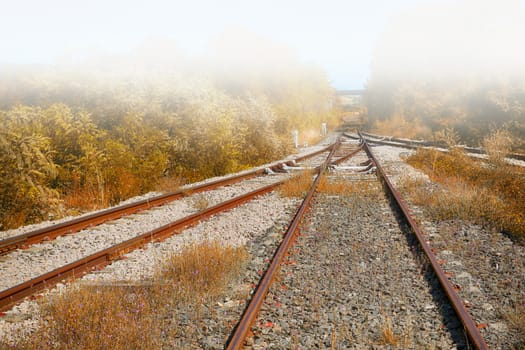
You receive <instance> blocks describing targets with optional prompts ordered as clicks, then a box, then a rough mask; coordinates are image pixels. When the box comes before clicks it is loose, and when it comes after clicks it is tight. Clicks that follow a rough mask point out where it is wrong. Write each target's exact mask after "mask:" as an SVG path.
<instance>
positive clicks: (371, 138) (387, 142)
mask: <svg viewBox="0 0 525 350" xmlns="http://www.w3.org/2000/svg"><path fill="white" fill-rule="evenodd" d="M345 136H346V137H349V138H353V139H359V138H360V137H359V136H358V135H356V134H351V133H345ZM361 136H363V137H364V138H366V140H367V141H368V142H369V143H372V144H378V145H384V146H393V147H401V148H406V149H418V148H420V147H433V148H436V149H446V148H448V147H447V145H446V144H444V143H442V142H434V141H425V140H410V139H402V138H396V137H391V136H383V135H377V134H371V133H365V132H362V133H361ZM463 149H464V150H465V152H467V153H472V154H479V155H486V154H487V153H486V152H485V150H483V149H482V148H475V147H467V146H463ZM506 157H507V158H510V159H515V160H520V161H525V154H521V153H509V154H507V156H506Z"/></svg>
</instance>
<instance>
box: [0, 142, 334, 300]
mask: <svg viewBox="0 0 525 350" xmlns="http://www.w3.org/2000/svg"><path fill="white" fill-rule="evenodd" d="M333 147H334V144H332V145H330V146H328V147H324V148H322V149H320V150H318V151H315V152H311V153H309V154H306V155H303V156H300V157H296V158H294V159H292V160H289V161H283V162H277V163H273V164H271V165H270V166H268V167H265V168H260V169H255V170H252V171H248V172H244V173H241V174H240V175H234V176H230V177H226V178H224V179H220V180H216V181H212V182H207V183H204V184H200V185H197V186H193V187H189V188H185V189H183V190H180V191H177V192H173V193H170V194H167V195H161V196H158V197H154V198H152V199H147V200H142V201H139V202H136V203H131V204H128V205H124V206H120V207H116V208H112V209H109V210H104V211H101V212H98V213H95V214H91V215H88V216H85V217H82V218H79V219H75V220H71V221H67V222H64V223H60V224H57V225H52V226H50V227H46V228H43V229H39V230H36V231H32V232H29V233H25V234H22V235H18V236H14V237H11V238H8V239H5V240H3V241H1V243H0V246H1V247H2V249H3V251H4V258H3V261H2V263H3V265H4V267H2V276H3V281H2V282H0V287H3V288H2V289H1V291H0V310H7V309H9V308H10V307H12V306H13V305H14V304H16V303H17V302H19V301H20V300H22V299H24V298H25V297H27V296H30V295H33V294H35V293H37V292H39V291H41V290H44V289H48V288H51V287H53V286H54V285H56V284H57V283H59V282H61V281H64V280H67V279H70V278H77V277H79V276H82V275H84V274H86V273H88V272H90V271H92V270H96V269H101V268H102V267H104V266H106V265H108V264H111V263H112V262H113V261H115V260H117V259H119V258H120V257H121V256H123V255H125V254H126V253H128V252H130V251H132V250H134V249H137V248H139V247H143V246H144V245H146V244H148V243H149V242H152V241H161V240H163V239H165V238H166V237H169V236H170V235H173V234H176V233H180V232H182V230H184V229H186V228H188V227H191V226H193V225H195V224H197V223H198V222H200V221H202V220H205V219H207V218H209V217H210V216H212V215H215V214H217V213H220V212H223V211H226V210H229V209H231V208H234V207H236V206H239V205H241V204H243V203H245V202H247V201H249V200H251V199H253V198H255V197H258V196H261V195H264V194H265V193H268V192H270V191H273V190H275V189H276V188H277V187H278V186H279V185H281V184H282V183H283V182H284V181H285V180H286V178H287V177H288V175H287V173H286V171H287V170H286V169H288V170H289V169H293V166H297V165H299V164H300V162H304V161H305V160H312V159H313V160H312V161H313V162H315V158H316V157H321V158H323V154H325V153H328V151H330V150H331V149H333ZM268 172H271V173H273V174H274V175H273V176H263V175H264V174H266V173H268ZM276 172H277V174H275V173H276ZM235 184H240V185H242V186H240V187H239V188H238V189H237V190H235V186H236V185H235ZM224 186H229V188H230V189H231V191H230V193H229V194H227V195H226V197H227V198H231V197H233V198H231V199H228V200H223V199H220V198H217V199H213V195H212V198H210V199H209V200H208V199H207V200H206V204H205V206H207V208H205V209H202V210H198V211H196V210H193V213H192V214H190V215H184V213H185V212H187V211H188V208H187V207H184V206H183V208H182V210H181V212H182V213H177V215H179V216H181V217H180V218H178V219H177V220H175V221H173V220H168V222H166V223H165V224H163V225H162V226H160V227H159V225H160V224H161V222H157V221H154V222H153V223H152V224H150V225H149V227H153V228H151V229H149V230H146V232H142V233H137V232H136V230H134V228H133V227H131V228H130V230H129V232H127V234H126V235H124V236H122V235H121V236H120V237H117V238H114V239H113V240H111V242H112V244H107V243H106V244H104V245H102V246H100V245H95V246H94V247H91V248H90V249H89V248H88V249H86V248H85V246H86V244H87V243H89V239H91V238H92V236H93V230H98V228H97V227H95V226H97V225H100V224H102V223H105V222H110V224H111V223H112V222H115V221H110V220H115V219H116V218H121V217H123V216H124V217H125V218H128V217H130V215H131V214H135V213H137V212H139V211H144V210H147V209H151V208H154V207H161V206H164V207H166V206H167V203H170V202H174V201H175V202H174V203H177V202H176V199H180V198H181V197H189V196H190V195H191V194H195V193H199V192H204V191H207V192H206V193H207V194H208V195H209V194H211V193H212V192H213V191H212V190H213V189H216V188H219V187H224ZM217 191H219V190H217ZM232 191H233V192H232ZM219 197H220V196H219ZM223 197H224V196H223ZM209 201H210V202H211V203H210V202H209ZM179 209H180V208H179ZM145 214H147V212H144V214H140V213H139V214H135V215H145ZM140 220H143V218H140ZM132 224H133V223H131V225H132ZM128 226H130V225H129V224H128ZM91 227H93V229H92V230H91V231H90V232H88V231H89V230H85V229H86V228H91ZM83 229H84V231H82V230H83ZM99 231H104V228H102V229H100V230H99ZM71 233H77V235H72V236H68V237H70V238H71V239H69V238H66V239H65V241H66V242H65V244H62V246H63V249H62V251H63V252H67V253H65V254H64V253H62V254H64V255H65V256H64V257H63V259H58V260H59V261H58V262H57V263H56V264H55V265H57V266H56V267H55V268H54V269H52V270H51V271H49V267H47V266H46V264H45V260H47V259H49V258H50V256H51V258H55V256H54V255H55V250H57V247H56V246H55V243H53V242H47V241H50V240H52V239H54V238H57V237H60V236H63V235H65V234H71ZM101 234H102V235H109V233H107V234H106V233H105V232H102V233H101ZM99 236H100V235H99ZM77 238H78V239H77ZM67 240H69V241H71V242H69V243H68V242H67ZM75 240H76V241H75ZM43 241H45V242H44V243H46V244H47V246H46V244H44V246H45V247H42V245H40V246H39V247H36V248H35V249H33V250H32V248H29V249H26V250H17V249H18V248H21V247H23V248H28V247H29V246H30V245H35V244H37V243H40V242H43ZM60 243H62V242H58V243H57V244H58V245H60ZM64 246H65V247H64ZM42 252H43V253H44V254H40V257H34V255H35V254H34V253H42ZM8 253H11V254H8ZM11 257H13V259H12V261H10V259H9V258H11ZM74 257H76V259H74ZM27 260H30V262H29V265H32V266H30V267H29V270H28V271H26V272H25V273H24V272H23V271H20V268H19V266H20V264H21V262H23V261H27ZM26 264H28V263H26ZM5 265H7V267H6V266H5ZM46 269H48V270H47V271H44V270H46ZM28 276H29V277H30V278H28ZM13 280H18V281H19V283H15V284H14V285H13Z"/></svg>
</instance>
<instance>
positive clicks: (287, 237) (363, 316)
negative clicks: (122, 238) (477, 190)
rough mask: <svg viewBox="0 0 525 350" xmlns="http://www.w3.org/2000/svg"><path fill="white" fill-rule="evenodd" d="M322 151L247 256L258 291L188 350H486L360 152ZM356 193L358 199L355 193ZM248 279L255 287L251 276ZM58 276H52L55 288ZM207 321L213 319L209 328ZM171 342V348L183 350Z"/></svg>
mask: <svg viewBox="0 0 525 350" xmlns="http://www.w3.org/2000/svg"><path fill="white" fill-rule="evenodd" d="M327 151H328V148H326V149H324V151H323V153H319V154H317V156H318V158H319V161H320V159H322V161H323V164H322V165H321V166H318V167H317V166H316V164H318V162H316V161H313V162H314V163H315V164H309V165H308V167H310V168H311V167H312V166H313V167H316V169H317V171H318V175H317V176H316V177H315V181H314V185H313V186H312V189H311V190H310V192H309V193H308V195H307V196H306V199H305V202H303V203H302V204H301V205H300V206H299V209H298V210H297V212H296V214H295V215H294V220H293V221H292V223H285V222H283V223H282V225H283V226H285V227H286V228H287V229H286V233H285V234H284V236H281V234H280V233H279V232H277V233H275V232H274V233H272V234H268V233H267V234H266V235H270V236H272V237H273V238H272V240H273V241H272V242H274V243H267V241H268V237H267V238H264V237H265V236H264V235H263V236H262V237H263V238H261V239H262V240H263V241H264V242H265V243H264V244H262V245H261V243H260V242H259V243H256V244H255V245H254V247H253V248H252V249H253V255H254V256H255V257H257V259H256V260H258V261H259V262H257V263H254V264H255V266H256V267H252V268H251V272H247V275H249V276H251V277H249V278H248V281H250V278H251V281H252V282H247V284H248V285H249V284H251V283H253V281H254V280H253V278H254V277H256V280H258V282H260V283H259V284H257V286H254V287H253V289H250V291H249V293H248V292H247V294H245V295H246V296H245V298H246V299H243V297H240V299H238V300H237V299H235V298H233V299H229V298H228V299H226V300H225V301H224V304H226V305H227V306H224V305H222V304H221V303H219V305H218V306H217V305H208V306H207V308H206V310H209V315H208V316H209V317H210V319H209V320H208V321H207V322H206V323H207V324H208V323H209V325H207V326H206V327H207V328H206V329H207V331H206V332H204V333H212V334H214V335H213V336H207V337H205V338H202V339H200V340H198V341H197V340H195V342H193V343H191V344H193V345H196V344H198V345H196V346H200V347H209V348H222V347H223V346H225V347H226V348H228V349H240V348H243V347H248V348H252V349H262V348H276V349H280V348H290V347H294V348H297V347H300V348H314V347H320V348H347V347H357V348H359V346H362V347H370V346H381V345H385V346H390V345H393V346H396V347H399V348H423V347H426V346H436V347H443V348H451V347H457V348H476V349H487V348H488V346H487V344H486V342H485V339H484V338H483V336H482V335H481V333H482V332H481V331H480V329H483V328H484V327H485V326H484V325H483V324H477V323H475V322H474V321H473V319H472V316H471V315H470V313H469V309H468V307H467V306H468V302H464V299H463V298H464V297H462V298H460V297H459V296H458V285H457V284H456V283H452V282H451V280H454V279H453V277H452V279H451V276H450V275H449V274H448V273H446V272H444V271H443V269H442V268H441V267H440V265H441V264H442V263H443V262H442V261H439V262H438V259H437V258H436V257H435V256H434V252H433V251H432V249H431V248H430V247H429V246H428V244H427V241H426V239H427V238H428V237H427V238H425V236H423V234H422V232H421V230H420V228H419V227H418V225H417V224H416V222H415V220H414V219H413V217H412V214H411V213H410V211H409V210H408V208H407V206H406V204H405V203H404V201H403V199H402V198H401V197H400V195H399V193H398V192H397V190H396V189H395V188H394V187H393V186H392V183H391V182H390V181H389V179H388V177H387V176H386V174H385V172H384V170H383V168H382V166H381V164H379V161H378V159H377V158H376V157H375V155H374V153H373V151H372V148H371V147H370V145H369V144H368V143H367V142H366V141H365V142H359V143H358V142H357V141H348V140H346V141H345V140H343V142H341V144H340V145H339V146H338V147H333V148H330V153H329V154H328V156H326V154H327V153H328V152H327ZM297 163H298V161H296V162H289V163H288V164H285V165H284V166H283V165H281V166H280V168H281V169H282V168H285V169H286V168H287V167H291V166H297V165H299V164H297ZM296 168H300V165H299V166H298V167H296ZM276 170H277V171H279V169H276ZM327 170H328V171H327ZM321 174H324V175H321ZM378 180H379V181H378ZM323 181H325V186H326V183H329V182H331V181H333V182H336V183H337V182H344V183H346V184H353V186H354V187H353V188H354V189H356V188H357V193H358V194H359V196H361V195H362V196H363V198H364V199H363V198H361V199H360V198H359V196H352V195H351V194H348V193H347V194H345V195H341V194H334V193H330V191H329V190H327V189H326V188H325V189H324V190H323V189H321V190H320V191H319V190H318V192H317V194H316V190H315V186H316V185H318V184H319V183H320V182H323ZM280 182H281V181H279V183H280ZM379 184H381V186H380V185H379ZM275 186H278V184H277V183H276V184H275ZM266 187H267V188H266V189H264V190H263V191H267V192H266V193H268V192H270V191H272V190H273V189H274V188H275V187H274V185H273V184H271V185H267V186H266ZM360 187H366V188H369V190H368V192H367V191H364V192H362V191H360V190H359V188H360ZM381 188H384V189H385V191H386V193H387V194H384V193H382V190H381ZM254 192H255V191H254ZM261 194H262V193H260V194H258V195H259V196H260V195H261ZM241 196H244V194H243V195H241ZM241 196H239V197H241ZM255 196H257V194H255ZM234 200H235V201H236V200H237V199H236V198H235V199H234ZM260 200H261V201H262V200H264V199H260ZM308 201H310V202H311V203H310V204H308V203H307V202H308ZM234 205H237V204H234ZM213 207H215V206H212V207H211V208H208V209H210V210H211V209H212V208H213ZM393 209H394V211H393ZM206 210H207V209H206ZM206 210H204V212H206ZM334 212H335V214H334ZM201 214H204V216H205V215H206V213H202V212H201V213H198V215H196V216H199V215H201ZM210 215H213V214H212V213H211V212H210ZM303 215H305V217H304V218H303V219H302V221H301V217H302V216H303ZM204 216H202V217H198V218H195V220H196V221H195V222H198V221H200V220H202V219H203V218H204ZM185 219H186V218H184V220H185ZM184 220H183V219H180V220H179V221H180V222H179V225H180V226H177V227H175V225H171V226H170V225H165V226H164V227H162V228H158V236H157V237H155V236H156V233H152V231H155V230H152V231H150V232H147V233H146V234H143V235H142V236H141V237H140V238H139V237H137V238H136V241H135V242H131V241H130V242H123V243H122V245H121V246H120V251H119V249H117V252H113V253H110V252H105V253H102V252H100V254H101V255H102V256H103V257H99V258H100V259H101V260H95V259H94V260H93V264H94V265H92V266H90V267H88V268H87V271H91V269H92V268H93V266H94V267H100V266H104V265H107V264H109V263H111V262H113V261H115V259H118V258H119V256H121V255H122V254H125V253H126V252H129V251H130V250H131V249H134V248H136V247H137V246H142V245H143V244H145V243H147V242H148V241H151V240H162V239H163V238H165V237H166V236H167V235H170V234H172V233H173V232H176V233H178V232H180V231H181V230H183V229H185V228H187V227H189V226H191V225H194V223H189V222H188V223H187V222H185V221H184ZM163 230H166V231H165V232H163ZM261 247H262V248H264V249H262V248H261ZM273 247H276V250H275V251H273V250H272V249H273ZM261 251H264V253H261ZM261 254H263V256H265V257H266V258H263V257H262V256H261ZM270 257H272V259H270V261H268V262H267V263H266V262H265V263H264V264H263V263H262V260H263V259H268V258H270ZM119 262H120V261H119ZM125 263H126V261H125V260H123V261H122V264H125ZM72 271H73V272H72V273H73V275H72V276H76V275H75V274H76V272H74V271H75V270H72ZM253 271H258V272H259V273H258V274H262V277H260V279H259V277H258V276H254V273H253ZM278 271H280V273H277V272H278ZM82 273H84V272H79V274H82ZM275 273H277V277H275ZM110 274H111V273H110ZM64 276H65V275H61V274H60V273H59V274H58V275H57V276H56V281H59V280H63V279H64ZM44 280H45V278H44ZM50 284H51V283H50ZM43 286H44V287H45V283H44V284H43ZM243 288H244V287H243ZM35 290H36V289H35ZM4 292H5V291H4ZM0 295H1V294H0ZM245 302H246V305H245V304H244V303H245ZM9 304H10V305H12V304H13V301H9ZM231 305H236V306H235V307H232V306H231ZM465 305H467V306H465ZM212 315H222V316H221V320H220V321H219V320H214V319H213V316H212ZM215 317H216V316H215ZM199 327H203V326H202V324H201V325H200V326H199ZM232 329H233V331H232ZM230 332H231V333H230ZM180 341H181V343H176V344H177V345H179V346H187V345H188V343H184V340H180ZM496 348H497V347H496Z"/></svg>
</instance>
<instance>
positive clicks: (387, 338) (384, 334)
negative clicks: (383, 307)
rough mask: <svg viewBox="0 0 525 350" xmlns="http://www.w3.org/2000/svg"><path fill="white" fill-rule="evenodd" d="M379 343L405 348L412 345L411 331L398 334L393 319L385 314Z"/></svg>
mask: <svg viewBox="0 0 525 350" xmlns="http://www.w3.org/2000/svg"><path fill="white" fill-rule="evenodd" d="M379 344H381V345H391V346H394V347H399V348H403V349H404V348H407V347H409V346H410V331H409V330H406V332H404V333H403V334H396V332H395V331H394V327H393V325H392V319H391V318H390V317H388V316H386V315H384V314H383V324H382V326H381V334H380V337H379Z"/></svg>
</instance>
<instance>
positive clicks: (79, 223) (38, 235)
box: [0, 144, 334, 255]
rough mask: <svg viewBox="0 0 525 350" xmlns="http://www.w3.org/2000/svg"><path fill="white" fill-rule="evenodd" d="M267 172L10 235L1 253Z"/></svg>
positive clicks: (277, 164) (272, 166) (275, 165)
mask: <svg viewBox="0 0 525 350" xmlns="http://www.w3.org/2000/svg"><path fill="white" fill-rule="evenodd" d="M333 146H334V144H331V145H329V146H327V147H324V148H322V149H320V150H318V151H315V152H312V153H309V154H306V155H304V156H301V157H297V158H295V159H293V160H289V161H286V162H275V163H271V164H270V165H269V166H268V167H269V168H270V169H273V170H276V169H279V168H282V167H283V164H288V165H290V164H291V163H293V162H294V161H296V162H297V161H302V160H304V159H307V158H310V157H314V156H316V155H318V154H321V153H323V152H327V151H329V150H331V149H332V148H333ZM264 172H265V169H264V168H260V169H255V170H252V171H248V172H245V173H242V174H238V175H233V176H229V177H227V178H224V179H219V180H215V181H211V182H208V183H204V184H200V185H196V186H192V187H188V188H185V189H181V190H178V191H175V192H170V193H166V194H163V195H160V196H156V197H153V198H149V199H143V200H140V201H137V202H134V203H130V204H126V205H122V206H118V207H114V208H110V209H106V210H102V211H100V212H97V213H93V214H90V215H86V216H83V217H80V218H77V219H73V220H69V221H65V222H62V223H59V224H55V225H51V226H48V227H44V228H41V229H38V230H34V231H31V232H27V233H24V234H21V235H17V236H13V237H9V238H6V239H3V240H0V255H5V254H7V253H9V252H10V251H13V250H15V249H19V248H26V247H29V246H31V245H32V244H36V243H40V242H42V241H47V240H52V239H55V238H56V237H59V236H63V235H66V234H71V233H75V232H78V231H80V230H83V229H85V228H88V227H92V226H96V225H100V224H102V223H104V222H106V221H109V220H115V219H118V218H120V217H122V216H125V215H130V214H133V213H136V212H138V211H143V210H147V209H151V208H153V207H157V206H160V205H164V204H166V203H169V202H172V201H174V200H177V199H180V198H182V197H184V196H188V195H189V194H192V193H198V192H203V191H208V190H211V189H214V188H217V187H221V186H227V185H231V184H234V183H237V182H240V181H242V180H246V179H249V178H252V177H256V176H260V175H263V174H264Z"/></svg>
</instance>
